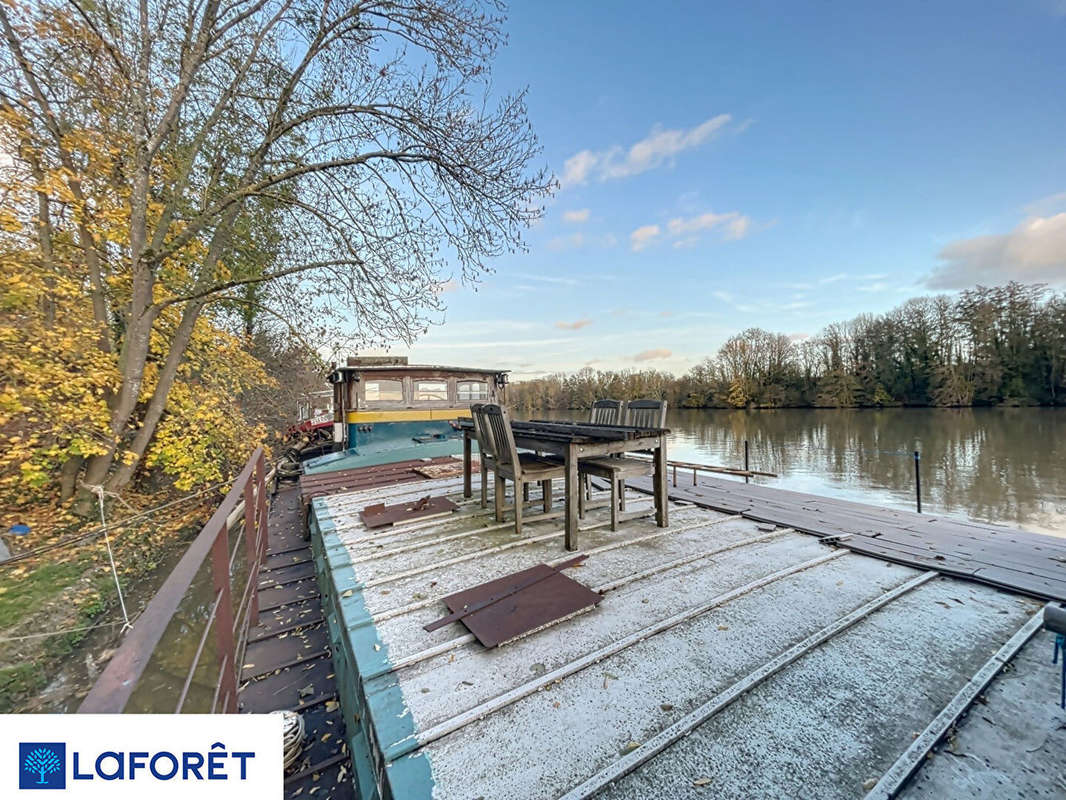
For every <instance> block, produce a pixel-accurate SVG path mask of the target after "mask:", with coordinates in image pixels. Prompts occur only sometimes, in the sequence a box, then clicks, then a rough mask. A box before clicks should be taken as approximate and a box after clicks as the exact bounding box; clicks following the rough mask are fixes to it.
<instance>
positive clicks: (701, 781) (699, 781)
mask: <svg viewBox="0 0 1066 800" xmlns="http://www.w3.org/2000/svg"><path fill="white" fill-rule="evenodd" d="M710 782H711V779H710V778H696V780H694V781H693V782H692V785H693V786H706V785H707V784H708V783H710Z"/></svg>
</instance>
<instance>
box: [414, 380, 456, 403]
mask: <svg viewBox="0 0 1066 800" xmlns="http://www.w3.org/2000/svg"><path fill="white" fill-rule="evenodd" d="M413 399H414V401H415V402H418V401H420V400H425V401H431V400H444V401H447V399H448V382H447V381H415V395H414V398H413Z"/></svg>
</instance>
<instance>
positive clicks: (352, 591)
mask: <svg viewBox="0 0 1066 800" xmlns="http://www.w3.org/2000/svg"><path fill="white" fill-rule="evenodd" d="M354 593H355V590H354V589H349V590H348V591H346V592H341V597H351V596H352V595H353V594H354Z"/></svg>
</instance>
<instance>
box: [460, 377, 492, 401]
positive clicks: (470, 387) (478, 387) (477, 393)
mask: <svg viewBox="0 0 1066 800" xmlns="http://www.w3.org/2000/svg"><path fill="white" fill-rule="evenodd" d="M456 389H457V391H458V395H459V399H460V400H468V401H469V400H488V399H489V385H488V384H487V383H485V381H459V383H458V384H457V385H456Z"/></svg>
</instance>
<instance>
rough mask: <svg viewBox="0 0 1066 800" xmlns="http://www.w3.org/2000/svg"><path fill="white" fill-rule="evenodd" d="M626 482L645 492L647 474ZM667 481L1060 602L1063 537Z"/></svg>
mask: <svg viewBox="0 0 1066 800" xmlns="http://www.w3.org/2000/svg"><path fill="white" fill-rule="evenodd" d="M628 485H629V486H630V487H631V488H633V489H637V490H639V491H641V492H645V493H650V492H651V478H638V479H635V480H631V481H629V482H628ZM669 489H670V499H672V500H678V501H681V502H689V503H693V504H694V505H698V506H701V507H703V508H709V509H713V510H715V511H720V512H723V513H726V514H741V515H742V516H744V517H746V518H747V519H750V520H753V521H755V522H762V523H769V524H774V525H780V526H785V527H789V528H792V529H794V530H797V531H802V532H803V533H808V534H812V535H814V536H818V537H820V538H830V537H832V538H835V539H836V540H837V541H838V542H839V544H840V545H841V546H843V547H846V548H848V549H850V550H853V551H855V552H856V553H863V554H865V555H871V556H875V557H877V558H882V559H885V560H887V561H894V562H896V563H899V564H906V565H908V566H913V567H918V568H921V569H935V570H937V571H938V572H941V573H943V574H945V575H952V576H955V577H958V578H964V579H967V580H973V581H978V582H980V583H984V584H988V585H990V586H995V587H998V588H1001V589H1009V590H1012V591H1017V592H1021V593H1023V594H1027V595H1031V596H1033V597H1039V598H1042V599H1044V600H1058V601H1062V602H1066V539H1061V540H1060V539H1056V538H1055V537H1053V536H1047V535H1043V534H1038V533H1029V532H1026V531H1020V530H1016V529H1012V528H1007V527H1001V526H998V525H989V524H982V523H977V522H969V521H967V520H960V519H954V518H951V517H945V516H938V515H935V514H917V513H914V512H911V511H902V510H897V509H891V508H882V507H878V506H871V505H866V504H863V503H853V502H849V501H847V500H839V499H834V498H828V497H818V496H815V495H811V494H805V493H803V492H793V491H787V490H785V489H777V488H774V487H769V486H758V485H756V484H745V483H741V482H740V481H733V480H724V479H721V478H707V477H701V478H699V482H698V483H697V484H696V485H694V486H685V485H679V486H673V485H671V486H670V487H669Z"/></svg>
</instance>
